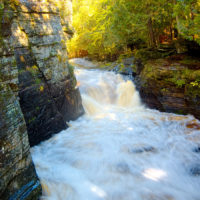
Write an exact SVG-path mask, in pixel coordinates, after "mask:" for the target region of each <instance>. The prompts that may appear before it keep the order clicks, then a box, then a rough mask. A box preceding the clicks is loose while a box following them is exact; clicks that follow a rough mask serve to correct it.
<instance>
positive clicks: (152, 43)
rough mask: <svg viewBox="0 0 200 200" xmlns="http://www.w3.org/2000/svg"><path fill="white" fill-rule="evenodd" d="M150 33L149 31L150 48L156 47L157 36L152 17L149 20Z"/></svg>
mask: <svg viewBox="0 0 200 200" xmlns="http://www.w3.org/2000/svg"><path fill="white" fill-rule="evenodd" d="M147 27H148V31H149V44H150V47H156V40H155V35H154V31H153V23H152V19H151V17H150V18H149V20H148V23H147Z"/></svg>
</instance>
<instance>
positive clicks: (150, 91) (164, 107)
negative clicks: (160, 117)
mask: <svg viewBox="0 0 200 200" xmlns="http://www.w3.org/2000/svg"><path fill="white" fill-rule="evenodd" d="M136 84H137V87H138V89H139V91H140V96H141V98H142V100H143V102H144V103H145V104H146V105H147V106H148V107H150V108H156V109H158V110H160V111H164V112H173V113H178V114H192V115H194V116H195V117H196V118H198V119H200V60H199V59H195V58H191V57H187V56H185V55H179V56H171V57H169V58H168V59H157V60H150V61H147V62H146V64H145V65H144V66H143V67H142V68H141V65H140V70H139V72H138V73H137V76H136Z"/></svg>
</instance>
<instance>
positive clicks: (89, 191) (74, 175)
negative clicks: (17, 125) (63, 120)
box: [32, 61, 200, 200]
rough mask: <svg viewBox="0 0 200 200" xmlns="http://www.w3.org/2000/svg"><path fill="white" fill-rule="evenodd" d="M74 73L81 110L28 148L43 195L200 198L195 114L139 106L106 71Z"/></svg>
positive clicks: (54, 198) (79, 199) (117, 199)
mask: <svg viewBox="0 0 200 200" xmlns="http://www.w3.org/2000/svg"><path fill="white" fill-rule="evenodd" d="M83 63H84V61H83ZM76 77H77V80H78V85H79V88H80V91H81V95H82V99H83V105H84V108H85V111H86V114H85V115H84V116H82V117H80V118H79V119H78V120H76V121H73V122H70V128H68V129H67V130H65V131H62V132H61V133H59V134H57V135H55V136H54V137H53V138H51V139H50V140H48V141H46V142H43V143H42V144H40V145H39V146H36V147H34V148H32V156H33V160H34V163H35V165H36V170H37V173H38V175H39V177H40V180H41V182H42V187H43V197H42V199H45V200H200V190H199V188H200V176H198V167H200V153H198V152H195V149H197V148H198V145H199V144H200V131H199V130H198V124H199V121H197V120H196V119H194V118H193V117H192V116H178V115H174V114H168V113H160V112H158V111H155V110H150V109H147V108H145V107H144V106H143V105H142V104H141V102H140V98H139V95H138V92H137V91H136V90H135V86H134V85H133V83H132V82H131V81H130V80H124V79H123V77H121V76H120V75H116V74H114V73H113V72H104V71H99V70H87V69H80V68H79V69H76ZM187 127H190V128H187ZM195 170H196V171H195ZM199 170H200V168H199ZM195 175H196V176H195Z"/></svg>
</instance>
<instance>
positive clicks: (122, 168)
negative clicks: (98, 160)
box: [117, 162, 130, 173]
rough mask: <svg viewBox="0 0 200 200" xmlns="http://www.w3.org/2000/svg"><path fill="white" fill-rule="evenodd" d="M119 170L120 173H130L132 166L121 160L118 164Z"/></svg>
mask: <svg viewBox="0 0 200 200" xmlns="http://www.w3.org/2000/svg"><path fill="white" fill-rule="evenodd" d="M117 171H118V172H120V173H129V172H130V168H129V166H128V164H127V163H125V162H121V163H118V164H117Z"/></svg>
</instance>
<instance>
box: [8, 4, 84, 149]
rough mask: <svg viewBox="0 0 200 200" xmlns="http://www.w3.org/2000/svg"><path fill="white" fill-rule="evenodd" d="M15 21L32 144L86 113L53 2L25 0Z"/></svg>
mask: <svg viewBox="0 0 200 200" xmlns="http://www.w3.org/2000/svg"><path fill="white" fill-rule="evenodd" d="M16 9H17V13H18V14H17V17H16V18H15V19H14V20H13V23H12V27H11V32H12V44H13V45H14V49H15V58H16V62H17V67H18V71H19V75H18V78H19V97H20V105H21V108H22V112H23V113H24V117H25V120H26V124H27V129H28V135H29V141H30V145H31V146H33V145H35V144H38V143H39V142H40V141H43V140H45V139H48V138H49V137H51V135H52V134H54V133H57V132H59V131H61V130H63V129H65V128H67V125H66V121H69V120H74V119H76V118H77V117H79V116H80V115H81V114H82V113H83V108H82V105H81V98H80V94H79V90H78V89H76V88H75V86H76V80H75V77H74V75H73V69H72V68H71V67H70V65H69V64H68V61H67V50H66V45H65V42H66V41H65V37H64V32H63V27H62V25H61V17H60V13H59V10H58V8H57V7H56V6H55V5H54V4H53V3H43V2H40V1H22V2H21V3H20V4H19V5H18V6H17V8H16Z"/></svg>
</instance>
